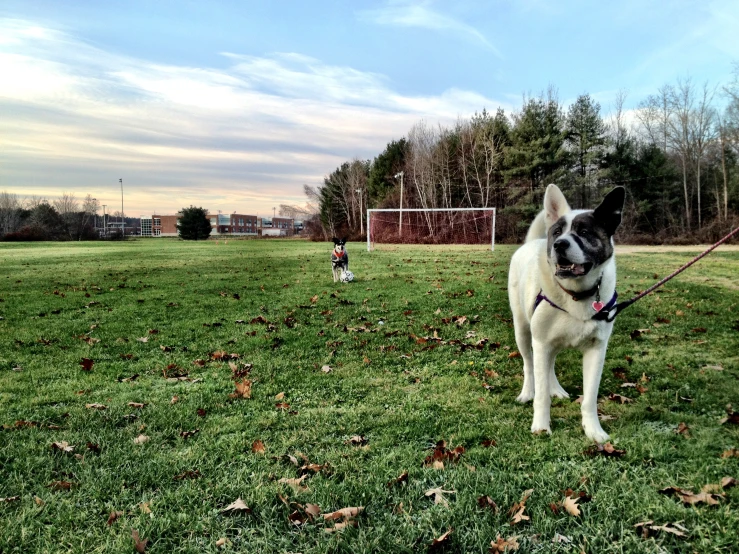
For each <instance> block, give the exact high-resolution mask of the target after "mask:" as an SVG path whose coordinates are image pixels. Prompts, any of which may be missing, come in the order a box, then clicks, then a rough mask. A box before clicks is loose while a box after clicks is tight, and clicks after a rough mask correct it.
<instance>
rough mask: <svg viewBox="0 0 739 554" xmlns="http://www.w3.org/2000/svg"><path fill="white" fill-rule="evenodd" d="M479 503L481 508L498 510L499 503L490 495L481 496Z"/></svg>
mask: <svg viewBox="0 0 739 554" xmlns="http://www.w3.org/2000/svg"><path fill="white" fill-rule="evenodd" d="M477 505H478V506H479V507H480V508H483V509H485V508H488V509H490V510H492V511H493V512H494V513H497V512H498V505H497V504H496V503H495V501H494V500H493V499H492V498H490V497H489V496H481V497H479V498H478V499H477Z"/></svg>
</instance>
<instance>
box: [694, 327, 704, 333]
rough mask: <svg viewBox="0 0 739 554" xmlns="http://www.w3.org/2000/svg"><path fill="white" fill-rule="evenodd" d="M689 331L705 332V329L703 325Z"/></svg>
mask: <svg viewBox="0 0 739 554" xmlns="http://www.w3.org/2000/svg"><path fill="white" fill-rule="evenodd" d="M691 331H693V332H694V333H705V332H706V331H707V329H706V328H705V327H694V328H693V329H691Z"/></svg>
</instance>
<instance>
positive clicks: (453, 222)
mask: <svg viewBox="0 0 739 554" xmlns="http://www.w3.org/2000/svg"><path fill="white" fill-rule="evenodd" d="M374 244H486V245H487V244H489V245H490V250H495V208H431V209H422V208H418V209H408V208H405V209H402V210H401V209H400V208H398V209H375V210H367V251H368V252H369V251H371V250H372V248H373V245H374Z"/></svg>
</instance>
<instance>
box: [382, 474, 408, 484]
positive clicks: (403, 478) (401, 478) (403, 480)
mask: <svg viewBox="0 0 739 554" xmlns="http://www.w3.org/2000/svg"><path fill="white" fill-rule="evenodd" d="M407 482H408V472H407V471H404V472H403V473H401V474H400V475H398V476H397V477H396V478H395V479H391V480H390V481H388V483H387V486H388V488H391V487H394V486H395V485H400V484H402V483H407Z"/></svg>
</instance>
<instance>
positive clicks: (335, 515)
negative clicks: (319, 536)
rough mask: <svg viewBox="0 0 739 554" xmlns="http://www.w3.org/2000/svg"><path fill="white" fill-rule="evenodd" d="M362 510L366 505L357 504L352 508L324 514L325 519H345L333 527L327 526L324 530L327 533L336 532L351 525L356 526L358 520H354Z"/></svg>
mask: <svg viewBox="0 0 739 554" xmlns="http://www.w3.org/2000/svg"><path fill="white" fill-rule="evenodd" d="M362 510H364V506H357V507H352V508H342V509H340V510H337V511H335V512H331V513H330V514H323V519H324V521H336V520H339V519H343V521H339V522H337V523H336V524H334V526H333V527H326V528H325V529H324V531H325V532H326V533H334V532H336V531H340V530H341V529H344V528H345V527H347V526H349V525H354V526H356V524H357V522H356V521H355V520H354V518H356V517H357V516H358V515H359V514H360V513H361V512H362Z"/></svg>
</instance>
